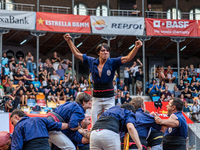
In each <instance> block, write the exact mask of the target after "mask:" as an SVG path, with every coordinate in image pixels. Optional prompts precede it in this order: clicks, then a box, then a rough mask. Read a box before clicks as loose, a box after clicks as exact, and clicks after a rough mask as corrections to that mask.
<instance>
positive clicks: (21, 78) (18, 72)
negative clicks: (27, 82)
mask: <svg viewBox="0 0 200 150" xmlns="http://www.w3.org/2000/svg"><path fill="white" fill-rule="evenodd" d="M23 79H24V78H23V76H22V75H21V74H20V68H18V69H17V73H16V74H14V84H17V83H18V82H19V80H23Z"/></svg>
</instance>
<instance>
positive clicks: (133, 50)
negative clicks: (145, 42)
mask: <svg viewBox="0 0 200 150" xmlns="http://www.w3.org/2000/svg"><path fill="white" fill-rule="evenodd" d="M141 46H142V42H141V41H140V40H138V41H136V42H135V47H134V48H133V49H132V51H131V52H130V53H129V54H128V55H127V56H124V57H122V58H121V62H122V64H125V63H126V62H129V61H131V60H132V59H133V58H134V57H135V55H136V53H137V51H138V50H139V48H140V47H141Z"/></svg>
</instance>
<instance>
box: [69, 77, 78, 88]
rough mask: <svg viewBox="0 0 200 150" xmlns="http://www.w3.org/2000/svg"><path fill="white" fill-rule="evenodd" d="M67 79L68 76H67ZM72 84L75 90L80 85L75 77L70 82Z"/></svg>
mask: <svg viewBox="0 0 200 150" xmlns="http://www.w3.org/2000/svg"><path fill="white" fill-rule="evenodd" d="M68 80H69V78H68ZM72 86H73V88H74V90H76V91H77V90H78V88H79V87H80V85H79V83H78V82H77V80H76V79H74V81H73V82H72Z"/></svg>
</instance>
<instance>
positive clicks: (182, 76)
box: [180, 68, 185, 79]
mask: <svg viewBox="0 0 200 150" xmlns="http://www.w3.org/2000/svg"><path fill="white" fill-rule="evenodd" d="M184 76H185V73H184V68H181V70H180V79H183V78H184Z"/></svg>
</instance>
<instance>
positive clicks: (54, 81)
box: [48, 80, 59, 89]
mask: <svg viewBox="0 0 200 150" xmlns="http://www.w3.org/2000/svg"><path fill="white" fill-rule="evenodd" d="M48 84H49V85H50V86H51V85H52V84H54V85H55V87H56V89H57V87H58V85H59V83H58V81H57V80H53V82H51V80H49V83H48Z"/></svg>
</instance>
